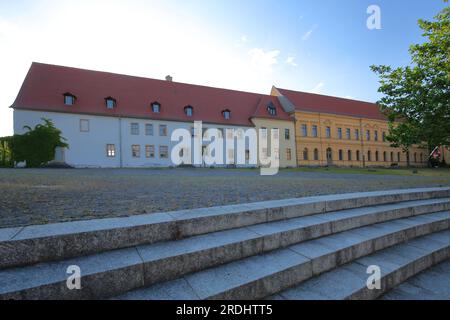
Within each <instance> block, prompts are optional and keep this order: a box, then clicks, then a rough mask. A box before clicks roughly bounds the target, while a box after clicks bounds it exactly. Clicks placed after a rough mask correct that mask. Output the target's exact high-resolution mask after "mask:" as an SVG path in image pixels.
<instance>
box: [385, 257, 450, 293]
mask: <svg viewBox="0 0 450 320" xmlns="http://www.w3.org/2000/svg"><path fill="white" fill-rule="evenodd" d="M379 299H380V300H450V259H447V260H446V261H444V262H441V263H440V264H438V265H436V266H434V267H432V268H430V269H427V270H425V271H423V272H421V273H419V274H418V275H416V276H414V277H411V278H410V279H408V280H407V281H405V282H404V283H402V284H401V285H399V286H397V287H395V288H394V289H392V290H391V291H389V292H387V293H386V294H384V295H383V296H381V297H380V298H379Z"/></svg>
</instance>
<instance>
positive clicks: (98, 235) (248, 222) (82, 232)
mask: <svg viewBox="0 0 450 320" xmlns="http://www.w3.org/2000/svg"><path fill="white" fill-rule="evenodd" d="M447 197H450V188H448V187H447V188H422V189H404V190H389V191H375V192H360V193H349V194H341V195H327V196H317V197H306V198H300V199H287V200H275V201H266V202H258V203H250V204H240V205H231V206H221V207H214V208H201V209H192V210H181V211H175V212H165V213H155V214H146V215H139V216H131V217H125V218H110V219H95V220H87V221H74V222H65V223H56V224H47V225H34V226H26V227H17V228H4V229H0V269H5V268H11V267H19V266H26V265H32V264H36V263H41V262H47V261H59V260H62V259H69V258H74V257H79V256H87V255H91V254H95V253H100V252H104V251H108V250H114V249H122V248H130V247H134V246H138V245H143V244H152V243H157V242H162V241H173V240H179V239H184V238H188V237H192V236H196V235H202V234H208V233H212V232H217V231H224V230H231V229H236V228H241V227H246V226H252V225H257V224H263V223H267V222H273V221H282V220H286V219H291V218H297V217H304V216H310V215H315V214H318V213H323V212H333V211H338V210H346V209H354V208H364V207H370V206H374V205H382V204H392V203H401V202H405V201H417V200H426V199H437V198H447Z"/></svg>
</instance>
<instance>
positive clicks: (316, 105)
mask: <svg viewBox="0 0 450 320" xmlns="http://www.w3.org/2000/svg"><path fill="white" fill-rule="evenodd" d="M276 89H277V90H278V92H280V93H281V94H282V95H283V96H284V97H286V98H287V99H288V100H289V101H290V102H291V103H292V104H293V105H294V106H295V110H298V111H309V112H319V113H331V114H338V115H346V116H352V117H358V118H368V119H378V120H387V118H386V117H385V116H384V115H383V114H382V113H381V111H380V108H379V106H378V105H377V104H375V103H370V102H364V101H357V100H350V99H344V98H337V97H331V96H324V95H320V94H313V93H307V92H299V91H292V90H286V89H280V88H276Z"/></svg>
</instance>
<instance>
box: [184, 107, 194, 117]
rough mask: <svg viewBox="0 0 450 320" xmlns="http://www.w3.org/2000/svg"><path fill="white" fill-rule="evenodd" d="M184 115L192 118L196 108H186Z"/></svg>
mask: <svg viewBox="0 0 450 320" xmlns="http://www.w3.org/2000/svg"><path fill="white" fill-rule="evenodd" d="M184 113H185V114H186V115H187V116H188V117H192V115H193V114H194V108H192V107H191V106H187V107H185V108H184Z"/></svg>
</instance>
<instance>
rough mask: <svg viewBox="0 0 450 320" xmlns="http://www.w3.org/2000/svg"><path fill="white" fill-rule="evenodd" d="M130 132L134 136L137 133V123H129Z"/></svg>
mask: <svg viewBox="0 0 450 320" xmlns="http://www.w3.org/2000/svg"><path fill="white" fill-rule="evenodd" d="M131 134H132V135H134V136H138V135H139V123H135V122H134V123H132V124H131Z"/></svg>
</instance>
